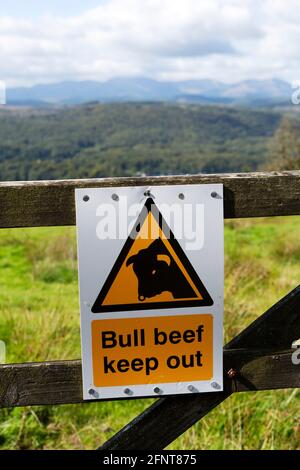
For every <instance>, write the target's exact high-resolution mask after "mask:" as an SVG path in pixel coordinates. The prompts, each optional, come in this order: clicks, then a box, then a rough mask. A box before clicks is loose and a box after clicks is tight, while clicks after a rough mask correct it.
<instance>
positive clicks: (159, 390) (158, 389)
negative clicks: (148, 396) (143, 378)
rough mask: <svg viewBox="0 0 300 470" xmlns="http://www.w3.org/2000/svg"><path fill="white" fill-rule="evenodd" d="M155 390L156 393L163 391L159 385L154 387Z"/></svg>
mask: <svg viewBox="0 0 300 470" xmlns="http://www.w3.org/2000/svg"><path fill="white" fill-rule="evenodd" d="M153 392H154V393H157V394H160V393H163V391H162V390H161V389H160V388H159V387H155V388H154V389H153Z"/></svg>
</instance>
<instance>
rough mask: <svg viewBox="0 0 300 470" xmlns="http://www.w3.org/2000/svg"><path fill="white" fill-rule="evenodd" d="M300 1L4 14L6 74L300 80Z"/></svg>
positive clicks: (157, 2) (126, 0)
mask: <svg viewBox="0 0 300 470" xmlns="http://www.w3.org/2000/svg"><path fill="white" fill-rule="evenodd" d="M299 20H300V12H299V9H298V0H290V2H289V3H288V5H287V2H286V1H284V0H263V1H259V0H240V1H238V0H227V1H224V0H210V1H209V2H204V1H202V2H201V1H196V0H184V1H183V0H108V1H107V2H106V3H104V4H102V5H100V6H99V7H97V8H94V9H92V10H88V11H86V12H85V13H83V14H81V15H78V16H73V17H65V16H62V17H50V16H44V17H40V18H39V19H38V20H37V19H31V20H30V19H16V18H13V17H5V16H0V57H1V68H0V78H1V79H2V80H6V81H7V83H8V84H9V85H10V86H15V85H20V84H33V83H39V82H50V81H51V82H53V81H59V80H64V79H75V80H80V79H94V80H106V79H109V78H111V77H115V76H137V75H144V76H148V77H153V78H157V79H172V80H180V79H190V78H191V79H192V78H212V79H215V80H223V81H227V82H231V81H237V80H240V79H247V78H271V77H274V76H276V77H281V78H283V79H287V80H293V79H297V78H299V75H300V70H299V65H298V64H299V52H298V45H299V43H300V27H299V26H298V25H299Z"/></svg>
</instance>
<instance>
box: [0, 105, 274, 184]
mask: <svg viewBox="0 0 300 470" xmlns="http://www.w3.org/2000/svg"><path fill="white" fill-rule="evenodd" d="M280 120H281V114H280V113H278V112H275V111H263V110H254V109H236V108H230V107H224V106H211V105H210V106H202V105H186V104H161V103H124V104H101V105H99V104H95V103H90V104H87V105H79V106H74V107H70V108H65V109H49V110H47V109H46V110H45V109H40V108H38V109H30V108H28V109H26V108H17V109H15V110H9V109H7V110H5V107H3V108H2V109H1V110H0V180H29V179H55V178H82V177H102V176H130V175H136V174H148V175H159V174H186V173H199V172H207V173H209V172H223V171H250V170H255V169H256V168H257V166H258V165H259V164H260V163H261V162H263V161H264V158H265V155H266V146H267V143H268V140H269V138H270V137H271V136H272V135H273V134H274V132H275V130H276V129H277V127H278V125H279V122H280Z"/></svg>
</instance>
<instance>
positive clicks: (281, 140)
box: [264, 116, 300, 170]
mask: <svg viewBox="0 0 300 470" xmlns="http://www.w3.org/2000/svg"><path fill="white" fill-rule="evenodd" d="M264 169H265V170H298V169H300V125H299V124H298V123H297V122H296V121H295V120H293V119H291V118H290V117H287V116H285V117H283V118H282V120H281V123H280V125H279V127H278V129H277V131H276V132H275V134H274V136H273V138H272V139H271V141H270V144H269V149H268V157H267V162H266V164H265V165H264Z"/></svg>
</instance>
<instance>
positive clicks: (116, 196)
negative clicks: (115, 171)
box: [111, 193, 119, 201]
mask: <svg viewBox="0 0 300 470" xmlns="http://www.w3.org/2000/svg"><path fill="white" fill-rule="evenodd" d="M111 198H112V200H113V201H118V200H119V196H118V195H117V194H115V193H114V194H112V196H111Z"/></svg>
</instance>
